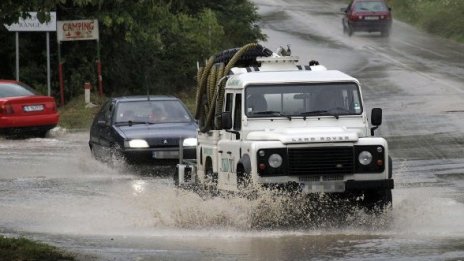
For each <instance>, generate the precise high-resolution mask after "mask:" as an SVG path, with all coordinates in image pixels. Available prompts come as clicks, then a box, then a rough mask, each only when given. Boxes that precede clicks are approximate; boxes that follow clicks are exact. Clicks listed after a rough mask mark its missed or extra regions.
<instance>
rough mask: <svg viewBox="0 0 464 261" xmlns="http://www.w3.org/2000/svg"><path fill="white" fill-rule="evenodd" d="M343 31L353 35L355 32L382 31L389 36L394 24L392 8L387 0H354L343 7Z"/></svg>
mask: <svg viewBox="0 0 464 261" xmlns="http://www.w3.org/2000/svg"><path fill="white" fill-rule="evenodd" d="M341 11H342V12H344V13H345V16H344V17H343V20H342V23H343V32H345V33H347V34H348V35H349V36H351V35H352V34H353V33H354V32H380V33H381V34H382V36H389V35H390V31H391V25H392V13H391V8H390V7H388V5H387V3H386V2H385V0H352V1H351V2H350V4H349V5H348V7H347V8H342V10H341Z"/></svg>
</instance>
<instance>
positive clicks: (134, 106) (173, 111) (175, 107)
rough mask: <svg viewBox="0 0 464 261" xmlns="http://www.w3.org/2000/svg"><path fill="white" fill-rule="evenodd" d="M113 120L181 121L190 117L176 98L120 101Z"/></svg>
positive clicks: (124, 121)
mask: <svg viewBox="0 0 464 261" xmlns="http://www.w3.org/2000/svg"><path fill="white" fill-rule="evenodd" d="M114 117H115V120H114V122H115V123H116V124H118V123H119V124H124V123H129V122H131V123H147V124H156V123H182V122H185V123H187V122H191V121H192V117H191V116H190V113H189V112H188V111H187V110H186V108H185V107H184V106H183V105H182V104H181V103H180V102H179V101H177V100H151V101H148V100H143V101H122V102H119V103H118V104H117V107H116V114H115V116H114Z"/></svg>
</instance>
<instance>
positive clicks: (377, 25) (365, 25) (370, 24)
mask: <svg viewBox="0 0 464 261" xmlns="http://www.w3.org/2000/svg"><path fill="white" fill-rule="evenodd" d="M349 25H350V26H351V28H352V29H353V30H354V31H358V32H382V31H386V30H390V28H391V21H388V20H377V21H356V22H349Z"/></svg>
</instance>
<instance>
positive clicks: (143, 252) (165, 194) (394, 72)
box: [0, 0, 464, 260]
mask: <svg viewBox="0 0 464 261" xmlns="http://www.w3.org/2000/svg"><path fill="white" fill-rule="evenodd" d="M343 2H344V1H339V2H337V1H333V2H328V1H326V0H287V1H280V0H255V3H256V4H257V6H258V7H259V13H260V14H261V15H262V16H263V21H262V23H261V24H260V26H261V27H262V28H263V30H264V32H265V33H266V34H267V35H268V41H267V42H264V43H263V44H264V45H265V46H267V47H268V48H270V49H273V50H275V49H277V48H278V47H279V46H280V45H283V46H285V45H286V44H290V45H291V49H292V52H293V54H295V55H298V56H300V58H301V60H302V61H303V62H304V63H307V62H309V61H310V60H318V61H320V63H321V64H323V65H325V66H326V67H328V68H330V69H339V70H342V71H344V72H347V73H349V74H352V75H353V76H354V77H356V78H358V79H359V80H360V81H361V84H362V86H363V95H364V100H365V102H366V104H367V109H368V110H369V111H370V109H371V108H373V107H381V108H383V110H384V123H383V125H382V126H381V127H380V129H379V130H378V131H377V132H376V135H378V136H384V137H386V138H387V140H388V141H389V142H390V148H391V153H392V156H393V160H394V178H395V182H396V187H395V189H394V190H393V200H394V205H393V209H392V211H391V212H388V213H386V214H383V215H378V216H372V215H368V214H365V213H363V212H362V211H359V212H356V211H355V212H353V213H351V214H350V215H349V216H348V217H347V218H346V219H344V220H343V222H338V223H337V222H335V223H334V222H333V220H331V219H330V218H327V219H324V218H319V219H316V220H307V219H305V218H304V215H303V216H301V213H296V212H295V211H293V212H292V211H289V208H288V207H285V204H284V201H283V200H280V199H275V198H271V197H267V196H266V195H263V196H261V197H260V198H259V199H258V200H252V201H249V200H244V199H242V198H237V197H230V198H222V197H215V198H204V197H200V196H199V195H197V194H195V193H193V192H187V191H179V190H176V189H174V186H173V184H172V182H171V180H170V179H166V178H162V177H160V178H159V177H154V176H150V175H140V174H135V173H133V172H131V171H129V170H127V169H126V168H124V167H122V166H121V167H118V168H109V167H107V166H106V165H104V164H102V163H99V162H97V161H95V160H93V159H92V158H91V157H90V153H89V150H88V147H87V140H88V133H87V132H69V131H68V132H62V131H57V132H55V133H52V134H51V136H50V137H48V138H45V139H26V140H11V139H2V138H0V167H1V169H0V233H2V234H7V235H12V236H16V235H25V236H27V237H30V238H34V239H37V240H41V241H45V242H48V243H51V244H54V245H57V246H59V247H62V248H64V249H67V250H70V251H73V252H76V253H81V254H85V255H88V256H87V257H86V258H85V259H87V258H88V257H89V256H92V257H94V259H96V260H463V259H464V150H463V144H464V123H463V122H464V121H462V118H463V116H464V102H463V100H464V46H463V45H461V44H457V43H453V42H451V41H447V40H443V39H439V38H436V37H433V36H431V35H428V34H425V33H422V32H419V31H418V30H416V29H414V28H412V27H411V26H408V25H406V24H404V23H401V22H398V21H395V22H394V23H393V31H392V34H391V36H390V37H389V38H388V39H387V38H382V37H380V36H379V35H377V34H368V33H356V34H355V35H353V36H352V37H348V36H347V35H344V34H343V32H342V26H341V14H340V13H339V10H340V8H341V7H344V4H343ZM297 208H298V206H295V208H293V210H294V209H297ZM256 209H258V211H256ZM290 209H292V208H291V207H290ZM299 215H300V216H299ZM322 216H323V215H322ZM292 219H293V220H292ZM287 220H292V222H288V223H286V221H287ZM256 224H264V225H263V226H261V227H260V226H255V225H256Z"/></svg>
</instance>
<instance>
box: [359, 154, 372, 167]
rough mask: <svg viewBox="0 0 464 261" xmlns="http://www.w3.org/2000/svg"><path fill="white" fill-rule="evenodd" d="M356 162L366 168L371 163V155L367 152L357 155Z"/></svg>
mask: <svg viewBox="0 0 464 261" xmlns="http://www.w3.org/2000/svg"><path fill="white" fill-rule="evenodd" d="M358 160H359V163H361V164H362V165H364V166H367V165H369V164H371V162H372V154H371V153H370V152H369V151H362V152H361V153H359V156H358Z"/></svg>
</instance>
